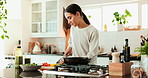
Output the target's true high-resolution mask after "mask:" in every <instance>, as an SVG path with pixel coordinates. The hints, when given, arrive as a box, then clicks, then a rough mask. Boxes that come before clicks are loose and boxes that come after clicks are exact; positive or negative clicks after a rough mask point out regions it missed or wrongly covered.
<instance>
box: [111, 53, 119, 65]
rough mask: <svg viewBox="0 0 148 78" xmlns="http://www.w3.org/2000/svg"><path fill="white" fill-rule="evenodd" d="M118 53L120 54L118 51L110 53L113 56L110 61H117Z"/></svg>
mask: <svg viewBox="0 0 148 78" xmlns="http://www.w3.org/2000/svg"><path fill="white" fill-rule="evenodd" d="M119 55H120V52H115V53H112V56H113V59H112V63H119Z"/></svg>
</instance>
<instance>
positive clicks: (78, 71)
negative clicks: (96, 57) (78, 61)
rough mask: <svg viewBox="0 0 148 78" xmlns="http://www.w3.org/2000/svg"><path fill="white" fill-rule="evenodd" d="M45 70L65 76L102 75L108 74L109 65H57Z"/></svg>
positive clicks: (47, 72)
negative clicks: (52, 68)
mask: <svg viewBox="0 0 148 78" xmlns="http://www.w3.org/2000/svg"><path fill="white" fill-rule="evenodd" d="M43 72H44V73H45V74H56V75H65V76H78V77H101V76H106V75H108V65H102V66H101V65H57V66H55V69H54V70H45V71H43Z"/></svg>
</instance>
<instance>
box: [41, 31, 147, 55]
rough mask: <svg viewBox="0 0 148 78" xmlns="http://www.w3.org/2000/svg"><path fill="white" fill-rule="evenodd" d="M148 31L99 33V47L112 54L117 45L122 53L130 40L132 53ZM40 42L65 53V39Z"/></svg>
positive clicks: (49, 39) (47, 39)
mask: <svg viewBox="0 0 148 78" xmlns="http://www.w3.org/2000/svg"><path fill="white" fill-rule="evenodd" d="M147 34H148V30H140V31H107V32H103V31H101V32H99V45H100V46H101V47H102V48H103V49H104V50H103V52H110V49H111V47H113V46H114V45H116V47H117V50H118V51H121V49H122V47H123V45H124V40H125V39H126V38H127V39H129V45H130V47H131V52H134V49H135V48H136V47H139V46H140V41H141V39H140V35H144V36H146V35H147ZM39 41H41V42H43V43H50V44H55V45H56V46H57V47H58V48H59V49H60V51H61V52H63V51H65V38H63V37H56V38H42V39H39Z"/></svg>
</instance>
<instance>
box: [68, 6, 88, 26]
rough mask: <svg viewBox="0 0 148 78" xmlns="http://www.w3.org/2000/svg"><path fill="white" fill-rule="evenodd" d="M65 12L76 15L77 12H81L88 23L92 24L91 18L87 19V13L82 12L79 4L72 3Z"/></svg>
mask: <svg viewBox="0 0 148 78" xmlns="http://www.w3.org/2000/svg"><path fill="white" fill-rule="evenodd" d="M65 12H69V13H71V14H74V15H76V12H80V15H81V17H82V18H83V20H84V21H85V23H86V24H88V25H89V24H90V22H89V20H88V19H87V17H86V15H85V14H84V13H83V12H82V10H81V8H80V6H79V5H77V4H70V5H69V6H68V7H67V8H66V9H65Z"/></svg>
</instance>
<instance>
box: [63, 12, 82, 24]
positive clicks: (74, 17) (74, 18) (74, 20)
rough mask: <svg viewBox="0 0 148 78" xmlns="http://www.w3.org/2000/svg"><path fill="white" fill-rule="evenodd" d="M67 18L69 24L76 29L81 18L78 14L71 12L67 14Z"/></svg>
mask: <svg viewBox="0 0 148 78" xmlns="http://www.w3.org/2000/svg"><path fill="white" fill-rule="evenodd" d="M65 17H66V19H67V20H68V24H70V25H73V26H74V27H76V26H78V23H79V18H78V14H77V13H76V15H74V14H71V13H69V12H65Z"/></svg>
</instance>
